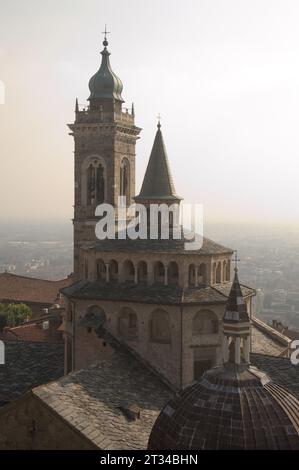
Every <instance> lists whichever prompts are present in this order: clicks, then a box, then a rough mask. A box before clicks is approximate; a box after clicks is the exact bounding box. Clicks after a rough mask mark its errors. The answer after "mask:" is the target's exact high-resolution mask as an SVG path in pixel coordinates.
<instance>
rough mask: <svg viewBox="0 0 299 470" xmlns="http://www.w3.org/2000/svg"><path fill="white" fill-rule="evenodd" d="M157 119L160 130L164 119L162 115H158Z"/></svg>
mask: <svg viewBox="0 0 299 470" xmlns="http://www.w3.org/2000/svg"><path fill="white" fill-rule="evenodd" d="M157 119H158V129H160V127H161V119H162V118H161V114H160V113H158V116H157Z"/></svg>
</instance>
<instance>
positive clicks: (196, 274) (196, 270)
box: [195, 266, 199, 287]
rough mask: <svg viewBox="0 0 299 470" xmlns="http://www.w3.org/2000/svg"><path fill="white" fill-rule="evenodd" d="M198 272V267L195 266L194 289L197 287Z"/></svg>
mask: <svg viewBox="0 0 299 470" xmlns="http://www.w3.org/2000/svg"><path fill="white" fill-rule="evenodd" d="M198 270H199V267H198V266H195V287H198Z"/></svg>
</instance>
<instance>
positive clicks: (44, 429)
mask: <svg viewBox="0 0 299 470" xmlns="http://www.w3.org/2000/svg"><path fill="white" fill-rule="evenodd" d="M0 449H1V450H46V449H51V450H93V449H96V447H95V446H94V444H93V443H92V442H90V441H89V440H88V439H86V438H84V436H83V435H82V434H80V433H79V432H78V431H77V430H76V429H75V428H73V427H71V426H69V425H67V424H66V422H65V421H62V420H61V418H60V417H59V416H58V415H57V414H56V413H55V412H54V411H52V410H51V409H50V408H48V407H46V406H45V405H44V403H43V402H41V401H40V400H39V399H38V398H37V397H35V396H34V395H33V394H32V393H29V394H28V395H27V396H26V397H24V398H23V399H21V400H18V401H17V402H13V403H11V404H10V405H8V406H6V407H5V408H3V409H0Z"/></svg>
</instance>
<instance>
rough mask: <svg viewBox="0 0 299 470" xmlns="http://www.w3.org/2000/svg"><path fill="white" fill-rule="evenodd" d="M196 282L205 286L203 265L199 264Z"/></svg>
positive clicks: (205, 279) (205, 275)
mask: <svg viewBox="0 0 299 470" xmlns="http://www.w3.org/2000/svg"><path fill="white" fill-rule="evenodd" d="M198 282H199V284H206V282H207V267H206V265H205V264H204V263H201V265H200V266H199V269H198Z"/></svg>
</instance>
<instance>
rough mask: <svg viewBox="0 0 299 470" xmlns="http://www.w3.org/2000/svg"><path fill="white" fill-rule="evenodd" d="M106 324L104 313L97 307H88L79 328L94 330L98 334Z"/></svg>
mask: <svg viewBox="0 0 299 470" xmlns="http://www.w3.org/2000/svg"><path fill="white" fill-rule="evenodd" d="M105 323H106V314H105V311H104V310H103V309H102V308H101V307H99V306H98V305H91V306H90V307H88V309H87V311H86V314H85V316H84V317H83V319H82V320H81V323H80V326H81V327H83V328H86V329H87V330H88V331H91V330H95V331H96V332H99V330H100V328H102V327H103V326H104V325H105Z"/></svg>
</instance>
